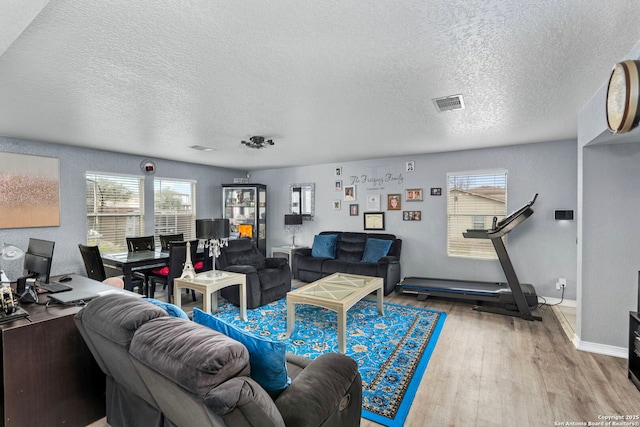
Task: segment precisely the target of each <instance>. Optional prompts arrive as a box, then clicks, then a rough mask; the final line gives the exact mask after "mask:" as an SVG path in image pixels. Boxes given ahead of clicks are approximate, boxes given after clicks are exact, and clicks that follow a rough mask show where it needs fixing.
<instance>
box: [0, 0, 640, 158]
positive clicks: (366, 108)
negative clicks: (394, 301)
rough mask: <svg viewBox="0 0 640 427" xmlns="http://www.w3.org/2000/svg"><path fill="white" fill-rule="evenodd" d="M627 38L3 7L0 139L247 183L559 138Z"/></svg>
mask: <svg viewBox="0 0 640 427" xmlns="http://www.w3.org/2000/svg"><path fill="white" fill-rule="evenodd" d="M25 4H29V6H26V5H25ZM639 22H640V1H638V0H610V1H606V2H603V1H602V0H539V1H531V2H525V1H523V0H402V1H398V0H396V1H379V2H372V1H364V0H347V1H344V0H323V1H299V0H289V1H284V0H282V1H281V0H272V1H264V0H243V1H219V0H191V1H188V2H185V1H178V0H135V1H131V0H111V1H107V0H103V1H97V0H96V1H86V0H85V1H82V0H50V1H44V0H40V1H30V2H25V1H24V0H4V1H3V2H0V55H1V56H0V135H2V136H8V137H17V138H24V139H30V140H39V141H49V142H56V143H63V144H70V145H78V146H85V147H91V148H98V149H106V150H111V151H120V152H125V153H131V154H136V155H140V156H144V157H152V158H167V159H175V160H181V161H187V162H194V163H202V164H210V165H217V166H225V167H233V168H242V169H249V170H251V169H266V168H276V167H285V166H291V165H304V164H320V163H333V162H342V161H348V160H357V159H370V158H378V157H387V156H397V155H407V156H409V155H412V154H419V153H430V152H439V151H451V150H461V149H470V148H481V147H490V146H500V145H512V144H524V143H531V142H541V141H552V140H564V139H571V138H576V135H577V125H576V124H577V113H578V111H579V110H580V109H581V108H582V107H583V106H584V105H585V104H586V103H587V102H588V100H589V98H591V96H592V95H593V94H594V93H595V92H596V91H597V90H598V88H599V87H600V86H601V85H602V84H603V83H604V82H605V81H606V79H607V77H608V75H609V72H610V70H611V67H612V66H613V64H614V63H615V62H618V61H619V60H621V59H622V58H623V57H624V55H625V54H627V53H628V52H629V51H630V50H631V48H632V47H633V46H634V45H635V44H636V42H637V41H638V40H640V24H639ZM454 94H462V95H463V96H464V101H465V105H466V109H464V110H460V111H455V112H447V113H439V112H438V111H437V110H436V108H435V106H434V104H433V101H432V99H433V98H437V97H442V96H447V95H454ZM251 135H263V136H266V137H271V138H273V140H274V141H275V143H276V145H275V146H272V147H267V148H265V149H262V150H252V149H250V148H247V147H245V146H244V145H242V144H241V143H240V141H241V140H243V139H247V138H248V137H250V136H251ZM191 145H201V146H206V147H211V148H213V149H214V150H213V151H211V152H200V151H195V150H193V149H190V148H188V147H189V146H191Z"/></svg>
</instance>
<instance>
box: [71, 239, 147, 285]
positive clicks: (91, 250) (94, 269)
mask: <svg viewBox="0 0 640 427" xmlns="http://www.w3.org/2000/svg"><path fill="white" fill-rule="evenodd" d="M78 248H79V249H80V255H82V261H83V262H84V268H85V270H87V277H88V278H90V279H93V280H97V281H98V282H104V283H106V284H108V285H111V286H115V287H117V288H124V280H122V278H121V277H107V274H106V272H105V269H104V264H103V262H102V256H101V255H100V248H99V247H98V246H87V245H83V244H81V243H80V244H78ZM133 286H134V287H135V286H138V288H142V287H143V286H144V283H143V282H142V280H139V279H138V280H134V281H133Z"/></svg>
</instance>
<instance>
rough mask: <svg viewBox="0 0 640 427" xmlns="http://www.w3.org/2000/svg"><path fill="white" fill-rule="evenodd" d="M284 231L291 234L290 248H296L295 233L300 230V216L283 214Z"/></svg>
mask: <svg viewBox="0 0 640 427" xmlns="http://www.w3.org/2000/svg"><path fill="white" fill-rule="evenodd" d="M284 229H285V230H287V232H289V233H291V235H292V236H291V247H292V248H295V247H296V233H298V232H300V230H301V229H302V215H298V214H285V216H284Z"/></svg>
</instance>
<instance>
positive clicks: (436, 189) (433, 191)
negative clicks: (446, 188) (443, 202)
mask: <svg viewBox="0 0 640 427" xmlns="http://www.w3.org/2000/svg"><path fill="white" fill-rule="evenodd" d="M431 195H432V196H442V188H440V187H432V188H431Z"/></svg>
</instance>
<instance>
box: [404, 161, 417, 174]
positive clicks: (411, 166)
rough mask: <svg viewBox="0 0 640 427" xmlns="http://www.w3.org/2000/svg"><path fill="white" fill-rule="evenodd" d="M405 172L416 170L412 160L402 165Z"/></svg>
mask: <svg viewBox="0 0 640 427" xmlns="http://www.w3.org/2000/svg"><path fill="white" fill-rule="evenodd" d="M404 170H405V172H413V171H415V170H416V164H415V162H414V161H413V160H409V161H408V162H406V163H405V165H404Z"/></svg>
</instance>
